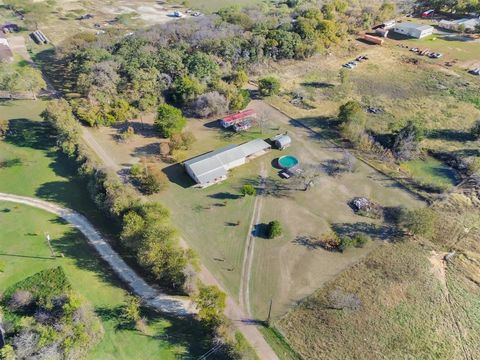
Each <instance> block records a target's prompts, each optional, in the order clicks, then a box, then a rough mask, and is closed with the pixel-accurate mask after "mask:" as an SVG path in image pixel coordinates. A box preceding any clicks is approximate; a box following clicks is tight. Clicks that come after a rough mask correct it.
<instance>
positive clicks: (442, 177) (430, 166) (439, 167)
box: [401, 157, 457, 189]
mask: <svg viewBox="0 0 480 360" xmlns="http://www.w3.org/2000/svg"><path fill="white" fill-rule="evenodd" d="M401 169H402V170H404V171H406V172H407V173H408V174H409V175H411V176H412V177H413V178H414V179H417V180H418V181H420V182H421V183H425V184H429V185H434V186H437V187H439V188H442V189H448V188H451V187H452V186H454V185H455V184H456V183H457V176H456V173H455V172H454V171H453V170H452V169H451V168H449V167H447V166H445V165H444V164H443V163H442V162H440V161H438V160H436V159H433V158H431V157H429V158H427V159H424V160H422V159H419V160H411V161H407V162H405V163H402V164H401Z"/></svg>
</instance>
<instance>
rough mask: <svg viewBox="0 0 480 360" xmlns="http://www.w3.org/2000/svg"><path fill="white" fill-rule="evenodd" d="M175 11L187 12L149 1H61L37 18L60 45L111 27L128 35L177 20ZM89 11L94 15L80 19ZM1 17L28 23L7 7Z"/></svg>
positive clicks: (18, 22)
mask: <svg viewBox="0 0 480 360" xmlns="http://www.w3.org/2000/svg"><path fill="white" fill-rule="evenodd" d="M40 1H45V0H40ZM1 4H2V2H1V1H0V5H1ZM174 10H181V11H184V8H183V7H182V6H180V5H178V3H172V4H168V3H165V4H161V3H160V2H156V1H148V0H111V1H83V0H60V1H57V2H56V4H55V6H54V7H53V8H52V11H51V12H46V13H45V14H44V16H43V17H42V18H41V19H39V20H38V23H39V24H38V27H39V29H40V30H42V31H43V32H44V33H45V35H46V36H47V37H48V38H49V39H50V40H51V41H52V42H53V43H54V44H56V45H58V44H59V43H61V42H62V41H63V40H64V39H66V38H68V37H70V36H73V35H75V34H78V33H80V32H95V33H96V32H98V31H107V30H110V29H111V30H114V31H116V32H120V33H121V32H124V33H125V34H127V33H128V32H130V31H132V30H136V29H139V28H142V27H146V26H153V25H156V24H163V23H165V22H168V21H172V20H174V19H175V18H173V17H171V16H169V15H170V14H171V13H172V12H173V11H174ZM87 14H90V15H92V16H93V17H91V18H88V19H80V17H81V16H84V15H87ZM0 20H1V21H13V22H15V23H17V24H18V25H20V26H22V27H25V28H26V27H27V25H28V24H26V23H25V22H24V21H22V20H20V19H19V18H17V17H15V16H13V15H12V13H11V11H8V10H6V9H4V8H0ZM26 34H27V33H26Z"/></svg>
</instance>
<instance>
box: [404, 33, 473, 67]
mask: <svg viewBox="0 0 480 360" xmlns="http://www.w3.org/2000/svg"><path fill="white" fill-rule="evenodd" d="M402 43H406V44H408V45H410V46H413V47H420V48H428V49H430V51H435V52H440V53H443V54H444V56H446V57H447V58H448V59H446V60H454V59H458V60H460V61H469V60H478V58H479V57H480V43H479V42H478V40H477V41H475V40H467V38H463V37H462V36H461V35H460V34H455V33H452V34H449V35H436V34H434V35H430V36H427V37H425V38H423V39H406V40H405V41H404V40H402ZM442 60H443V59H440V60H432V62H435V61H436V62H439V61H442Z"/></svg>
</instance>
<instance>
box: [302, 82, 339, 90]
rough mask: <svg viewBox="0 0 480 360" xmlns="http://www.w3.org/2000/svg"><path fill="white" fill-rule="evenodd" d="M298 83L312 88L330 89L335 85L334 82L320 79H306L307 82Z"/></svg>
mask: <svg viewBox="0 0 480 360" xmlns="http://www.w3.org/2000/svg"><path fill="white" fill-rule="evenodd" d="M300 85H302V86H305V87H310V88H314V89H331V88H334V87H335V85H334V84H330V83H326V82H321V81H308V82H303V83H301V84H300Z"/></svg>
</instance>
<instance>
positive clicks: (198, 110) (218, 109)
mask: <svg viewBox="0 0 480 360" xmlns="http://www.w3.org/2000/svg"><path fill="white" fill-rule="evenodd" d="M227 110H228V101H227V99H226V98H225V96H223V95H221V94H220V93H219V92H218V91H212V92H208V93H206V94H203V95H200V96H199V97H198V98H197V99H196V100H195V101H194V102H193V104H192V111H193V112H194V113H195V114H196V115H197V116H199V117H210V116H216V115H220V114H224V113H226V112H227Z"/></svg>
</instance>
